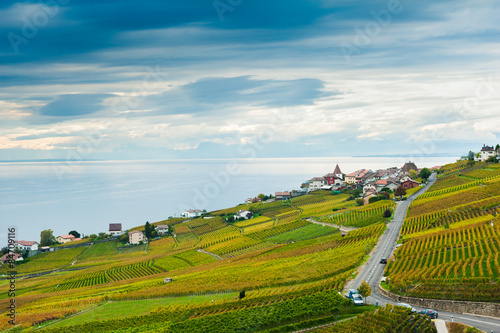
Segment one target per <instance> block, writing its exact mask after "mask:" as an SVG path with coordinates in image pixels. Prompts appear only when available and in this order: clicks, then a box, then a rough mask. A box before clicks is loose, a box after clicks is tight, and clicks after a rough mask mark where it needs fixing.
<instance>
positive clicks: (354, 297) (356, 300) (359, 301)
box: [352, 294, 365, 305]
mask: <svg viewBox="0 0 500 333" xmlns="http://www.w3.org/2000/svg"><path fill="white" fill-rule="evenodd" d="M352 301H353V302H354V305H365V301H363V297H361V295H359V294H354V295H352Z"/></svg>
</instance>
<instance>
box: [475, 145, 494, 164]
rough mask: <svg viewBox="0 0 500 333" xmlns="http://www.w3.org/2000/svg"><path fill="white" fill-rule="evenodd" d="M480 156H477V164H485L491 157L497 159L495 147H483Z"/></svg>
mask: <svg viewBox="0 0 500 333" xmlns="http://www.w3.org/2000/svg"><path fill="white" fill-rule="evenodd" d="M499 150H500V149H499ZM478 155H479V156H476V158H475V159H474V160H475V161H477V162H484V161H486V160H487V159H488V158H490V157H496V156H497V151H495V148H493V147H490V146H487V145H483V148H481V151H480V152H479V153H478Z"/></svg>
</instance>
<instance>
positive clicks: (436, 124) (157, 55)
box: [0, 0, 500, 161]
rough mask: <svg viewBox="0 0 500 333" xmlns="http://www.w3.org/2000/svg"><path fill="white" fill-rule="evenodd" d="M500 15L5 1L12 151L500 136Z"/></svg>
mask: <svg viewBox="0 0 500 333" xmlns="http://www.w3.org/2000/svg"><path fill="white" fill-rule="evenodd" d="M498 17H500V3H499V2H498V1H494V0H483V1H472V0H454V1H449V0H446V1H443V0H437V1H411V0H384V1H378V0H369V1H368V0H337V1H332V0H307V1H306V0H294V1H284V0H275V1H264V0H215V1H213V0H203V1H202V0H192V1H173V0H165V1H152V0H142V1H133V0H121V1H113V0H99V1H94V0H42V1H38V0H37V1H22V2H17V1H2V2H1V3H0V160H4V161H6V160H37V159H62V160H75V161H78V160H94V159H97V160H99V159H109V160H113V159H152V158H155V159H182V158H227V157H246V156H247V155H248V154H250V153H249V152H250V151H251V152H252V154H255V155H257V156H258V157H308V156H373V155H377V156H379V155H408V156H412V155H413V156H418V155H426V156H432V155H444V156H460V155H464V154H466V153H467V152H468V151H469V150H473V151H478V150H479V149H480V148H481V146H482V145H483V144H488V145H494V144H497V143H498V142H500V140H499V131H500V130H499V125H500V113H499V112H498V106H499V102H500V93H499V92H500V75H499V74H500V71H499V69H500V47H499V46H500V45H499V42H500V33H499V32H500V31H499V30H500V25H498ZM249 148H251V149H249Z"/></svg>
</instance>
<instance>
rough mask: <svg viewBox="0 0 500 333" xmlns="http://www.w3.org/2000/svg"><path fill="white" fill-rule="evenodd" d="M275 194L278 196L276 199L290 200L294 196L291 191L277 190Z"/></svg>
mask: <svg viewBox="0 0 500 333" xmlns="http://www.w3.org/2000/svg"><path fill="white" fill-rule="evenodd" d="M274 196H275V197H276V200H288V199H290V198H291V197H292V195H291V194H290V192H275V193H274Z"/></svg>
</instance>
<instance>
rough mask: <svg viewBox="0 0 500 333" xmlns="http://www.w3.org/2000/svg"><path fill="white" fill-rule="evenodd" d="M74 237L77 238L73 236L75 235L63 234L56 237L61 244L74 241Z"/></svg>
mask: <svg viewBox="0 0 500 333" xmlns="http://www.w3.org/2000/svg"><path fill="white" fill-rule="evenodd" d="M73 239H75V236H73V235H62V236H58V237H57V238H56V240H57V242H58V243H59V244H64V243H69V242H72V241H73Z"/></svg>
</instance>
